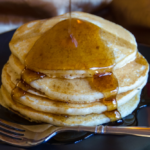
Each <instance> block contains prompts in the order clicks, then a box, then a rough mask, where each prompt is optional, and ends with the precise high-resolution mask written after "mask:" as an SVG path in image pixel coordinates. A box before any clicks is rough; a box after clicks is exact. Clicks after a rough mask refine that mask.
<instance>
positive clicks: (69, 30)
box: [68, 0, 71, 33]
mask: <svg viewBox="0 0 150 150" xmlns="http://www.w3.org/2000/svg"><path fill="white" fill-rule="evenodd" d="M68 32H69V33H71V0H69V29H68Z"/></svg>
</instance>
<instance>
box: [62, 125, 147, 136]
mask: <svg viewBox="0 0 150 150" xmlns="http://www.w3.org/2000/svg"><path fill="white" fill-rule="evenodd" d="M63 129H64V130H74V131H88V132H93V133H95V134H125V135H135V136H143V137H150V127H118V126H103V125H100V126H96V127H85V126H78V127H67V128H63ZM61 131H62V130H61Z"/></svg>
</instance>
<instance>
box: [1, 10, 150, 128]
mask: <svg viewBox="0 0 150 150" xmlns="http://www.w3.org/2000/svg"><path fill="white" fill-rule="evenodd" d="M72 18H78V19H81V20H86V21H88V22H91V23H93V24H95V25H97V26H98V27H99V28H100V29H101V31H102V32H103V36H102V39H103V40H104V41H106V43H107V47H110V48H111V49H112V50H113V53H114V57H115V62H116V63H115V66H114V67H113V73H114V75H115V76H116V78H117V80H118V84H119V89H118V94H117V98H116V100H117V110H118V111H119V113H120V115H121V117H122V118H123V117H125V116H127V115H128V114H130V113H131V112H132V111H133V110H134V109H135V108H136V107H137V105H138V103H139V101H140V93H141V90H142V88H143V87H144V85H145V84H146V82H147V77H148V70H149V66H148V63H147V61H146V60H145V58H144V57H143V56H142V55H141V54H140V53H139V52H138V50H137V44H136V41H135V38H134V36H133V35H132V34H131V33H130V32H128V31H127V30H125V29H124V28H122V27H121V26H119V25H116V24H114V23H112V22H109V21H107V20H104V19H102V18H100V17H97V16H94V15H90V14H87V13H82V12H72ZM66 19H68V14H64V15H62V16H58V17H54V18H51V19H48V20H39V21H33V22H30V23H27V24H24V25H23V26H21V27H20V28H19V29H17V31H16V32H15V33H14V35H13V38H12V40H11V42H10V45H9V46H10V50H11V52H12V54H11V56H10V57H9V60H8V62H7V63H6V64H5V66H4V68H3V71H2V86H1V98H0V104H1V105H2V106H4V107H6V108H7V109H9V110H11V111H13V112H15V113H17V114H18V115H20V116H22V117H24V118H26V119H28V120H30V121H35V122H45V123H51V124H54V125H58V126H76V125H84V126H94V125H99V124H103V123H108V122H110V121H112V120H111V119H110V118H109V117H108V116H107V115H106V114H105V112H107V111H108V107H107V106H106V105H104V104H103V103H102V99H103V98H104V94H103V93H102V92H100V91H98V90H96V89H95V88H93V87H92V86H91V84H90V82H89V78H91V77H92V76H93V74H92V73H91V72H89V71H88V70H42V69H41V70H40V71H39V70H38V71H39V72H40V73H38V74H40V75H41V76H42V77H41V78H40V79H36V80H33V81H32V82H27V83H28V84H26V85H25V86H21V88H22V89H21V91H22V95H21V96H20V95H19V94H20V91H18V95H19V96H17V97H15V98H14V97H13V94H12V93H13V92H14V89H15V87H16V86H17V84H19V81H20V80H21V78H22V71H23V70H24V68H25V58H26V56H27V54H28V53H29V51H30V50H31V48H32V47H33V45H34V44H35V43H36V41H37V40H38V39H39V38H40V37H41V36H42V35H43V34H44V33H45V32H46V31H48V30H49V29H51V28H52V27H53V26H54V25H56V24H57V23H59V22H60V21H62V20H66ZM28 78H29V79H30V78H32V77H28ZM118 119H120V118H118Z"/></svg>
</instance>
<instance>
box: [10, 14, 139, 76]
mask: <svg viewBox="0 0 150 150" xmlns="http://www.w3.org/2000/svg"><path fill="white" fill-rule="evenodd" d="M76 17H77V18H79V19H83V20H85V19H86V21H89V22H91V23H93V24H95V25H97V26H98V27H100V29H101V36H102V38H103V39H104V40H105V41H106V43H107V45H108V46H109V47H111V48H112V49H113V51H114V55H115V60H116V65H115V67H114V69H116V68H121V67H122V66H125V65H126V64H127V63H129V62H131V61H133V60H134V59H135V58H136V52H137V45H136V41H135V38H134V36H133V35H132V34H131V33H130V32H128V31H127V30H125V29H124V28H122V27H121V26H119V25H116V24H114V23H112V22H109V21H107V20H104V19H102V18H100V17H97V16H94V15H90V14H87V13H83V12H72V18H76ZM65 19H68V14H64V15H62V16H58V17H54V18H51V19H48V20H39V21H34V22H32V23H27V24H24V25H23V26H21V27H20V28H19V29H17V31H16V32H15V33H14V35H13V38H12V40H11V42H10V43H9V46H10V50H11V52H12V53H13V54H14V55H15V56H16V57H17V58H18V59H19V60H20V61H21V63H22V64H23V65H24V60H25V57H26V55H27V54H28V52H29V51H30V49H31V47H32V46H33V45H34V44H35V42H36V41H37V39H39V37H40V36H41V35H42V34H43V33H45V32H46V31H47V30H49V29H50V28H52V27H53V26H54V25H55V24H57V23H58V22H60V21H62V20H65ZM110 26H111V28H110ZM38 71H39V72H42V73H44V74H46V75H47V76H49V77H52V76H53V77H60V76H61V77H65V78H76V77H78V78H79V77H91V76H92V75H93V74H95V71H93V72H92V73H91V72H89V71H88V70H67V71H64V70H53V71H51V70H38Z"/></svg>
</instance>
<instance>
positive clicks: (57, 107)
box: [2, 64, 147, 115]
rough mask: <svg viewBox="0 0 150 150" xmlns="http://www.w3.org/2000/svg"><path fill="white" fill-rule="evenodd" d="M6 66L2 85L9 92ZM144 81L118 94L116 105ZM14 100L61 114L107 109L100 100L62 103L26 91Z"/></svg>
mask: <svg viewBox="0 0 150 150" xmlns="http://www.w3.org/2000/svg"><path fill="white" fill-rule="evenodd" d="M7 67H9V64H7V65H5V67H4V69H3V73H2V77H3V78H2V79H3V86H4V87H5V89H6V90H7V92H8V93H9V94H11V92H12V90H13V89H14V87H15V84H14V83H13V82H12V81H11V77H12V75H10V74H11V73H10V72H9V73H7ZM146 82H147V78H145V81H144V82H143V83H142V84H141V85H140V86H138V87H137V88H135V89H134V90H129V91H128V92H124V93H121V94H118V95H117V103H118V106H121V105H123V104H125V103H127V102H128V101H129V100H130V99H131V98H133V97H134V96H135V95H136V94H137V93H138V92H139V91H140V90H141V89H142V88H143V86H144V85H145V84H146ZM16 102H17V103H20V104H22V105H24V106H28V107H30V108H32V109H34V110H37V111H42V112H48V113H53V114H63V115H87V114H91V113H102V112H104V111H107V107H106V106H105V105H104V104H103V103H101V102H92V103H85V104H80V103H76V104H74V103H64V102H60V101H57V100H55V101H54V100H50V99H48V98H45V97H42V96H39V95H38V96H37V95H35V94H30V93H27V94H26V95H25V96H22V97H20V98H19V99H17V100H16Z"/></svg>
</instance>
